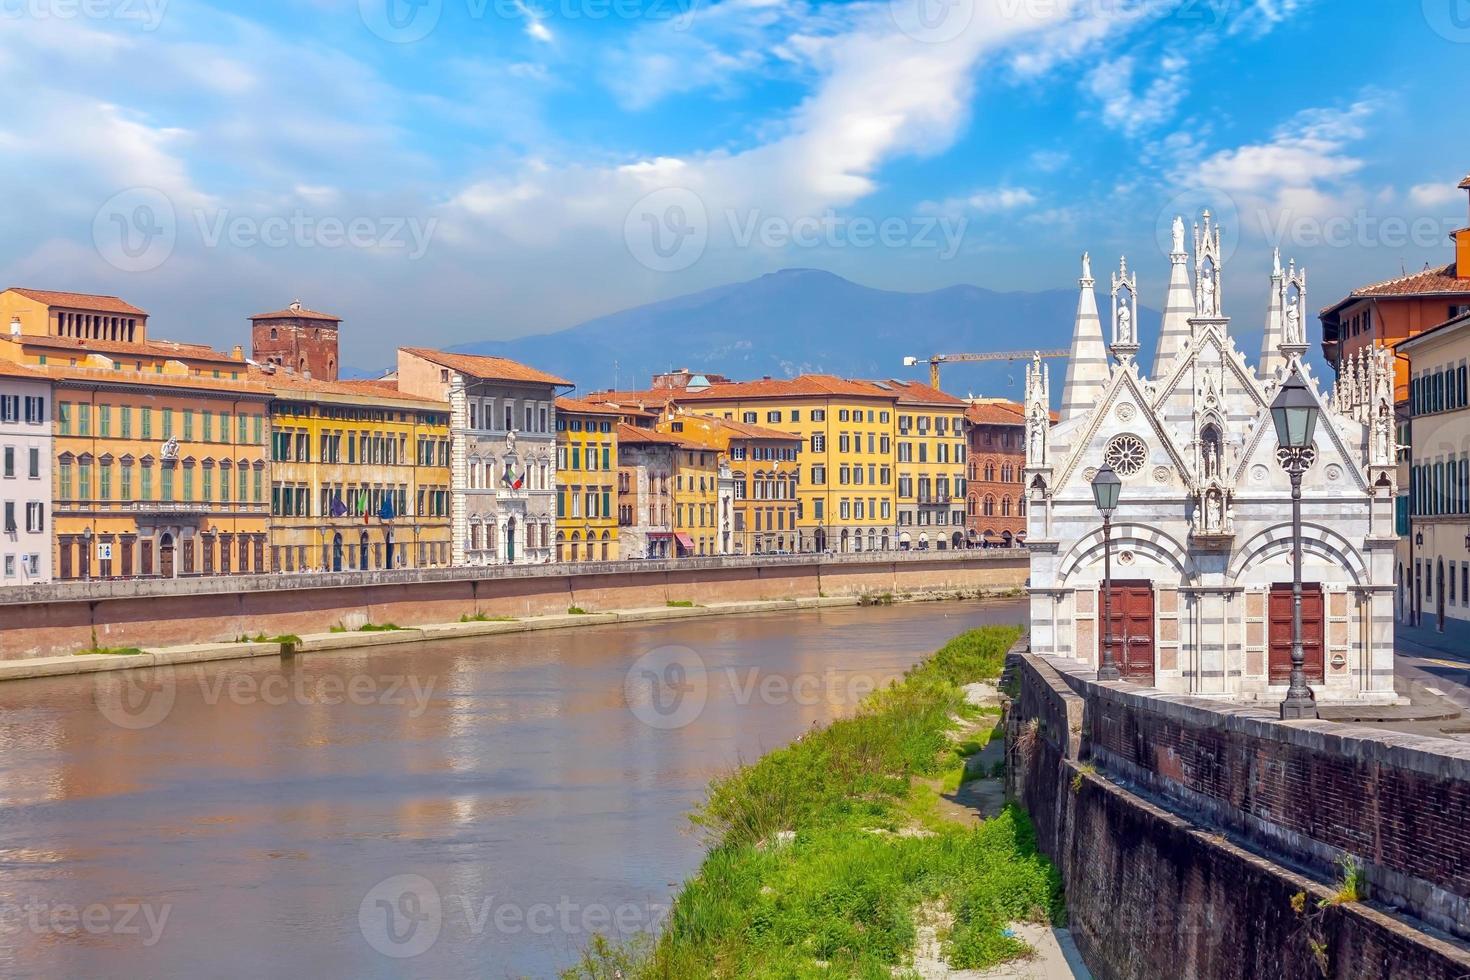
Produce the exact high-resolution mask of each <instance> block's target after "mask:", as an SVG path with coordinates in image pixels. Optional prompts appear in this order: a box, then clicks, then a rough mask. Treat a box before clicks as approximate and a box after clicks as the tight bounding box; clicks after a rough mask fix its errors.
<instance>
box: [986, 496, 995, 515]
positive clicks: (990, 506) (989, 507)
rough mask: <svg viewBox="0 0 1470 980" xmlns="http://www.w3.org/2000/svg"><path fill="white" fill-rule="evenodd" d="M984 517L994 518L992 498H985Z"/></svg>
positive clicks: (993, 499)
mask: <svg viewBox="0 0 1470 980" xmlns="http://www.w3.org/2000/svg"><path fill="white" fill-rule="evenodd" d="M985 516H986V517H994V516H995V498H994V497H986V498H985Z"/></svg>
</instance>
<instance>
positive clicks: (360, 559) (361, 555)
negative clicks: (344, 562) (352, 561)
mask: <svg viewBox="0 0 1470 980" xmlns="http://www.w3.org/2000/svg"><path fill="white" fill-rule="evenodd" d="M357 570H358V571H359V572H365V571H367V570H368V533H367V532H366V531H363V532H362V534H361V536H359V537H358V539H357Z"/></svg>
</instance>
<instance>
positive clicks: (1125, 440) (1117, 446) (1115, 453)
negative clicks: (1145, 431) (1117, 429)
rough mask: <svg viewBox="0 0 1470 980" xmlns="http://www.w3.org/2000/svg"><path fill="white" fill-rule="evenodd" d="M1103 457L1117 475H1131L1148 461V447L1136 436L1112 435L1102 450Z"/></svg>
mask: <svg viewBox="0 0 1470 980" xmlns="http://www.w3.org/2000/svg"><path fill="white" fill-rule="evenodd" d="M1103 459H1105V460H1106V461H1107V464H1108V465H1109V466H1111V467H1112V468H1113V472H1115V473H1117V474H1118V475H1119V476H1133V475H1135V474H1137V473H1138V472H1139V471H1140V470H1142V469H1143V465H1144V464H1145V463H1147V462H1148V447H1147V446H1145V445H1144V444H1143V440H1142V439H1140V438H1138V437H1137V436H1132V435H1121V436H1114V437H1113V440H1112V441H1111V442H1109V443H1108V447H1107V449H1105V450H1103Z"/></svg>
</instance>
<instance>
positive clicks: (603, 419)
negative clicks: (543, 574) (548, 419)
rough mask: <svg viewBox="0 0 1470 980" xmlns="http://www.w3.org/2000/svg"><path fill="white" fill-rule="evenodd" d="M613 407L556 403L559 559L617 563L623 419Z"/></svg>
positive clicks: (566, 401) (567, 400)
mask: <svg viewBox="0 0 1470 980" xmlns="http://www.w3.org/2000/svg"><path fill="white" fill-rule="evenodd" d="M622 414H623V413H622V412H621V411H620V410H619V409H617V408H615V407H613V406H611V405H604V404H598V403H594V402H589V401H582V400H580V399H576V398H558V399H557V400H556V560H557V561H616V560H617V559H618V558H620V557H621V555H620V554H619V551H618V510H617V482H618V436H617V430H618V420H619V417H620V416H621V415H622Z"/></svg>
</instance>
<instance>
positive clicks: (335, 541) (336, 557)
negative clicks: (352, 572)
mask: <svg viewBox="0 0 1470 980" xmlns="http://www.w3.org/2000/svg"><path fill="white" fill-rule="evenodd" d="M332 571H334V572H340V571H342V534H341V532H338V533H336V534H334V535H332Z"/></svg>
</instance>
